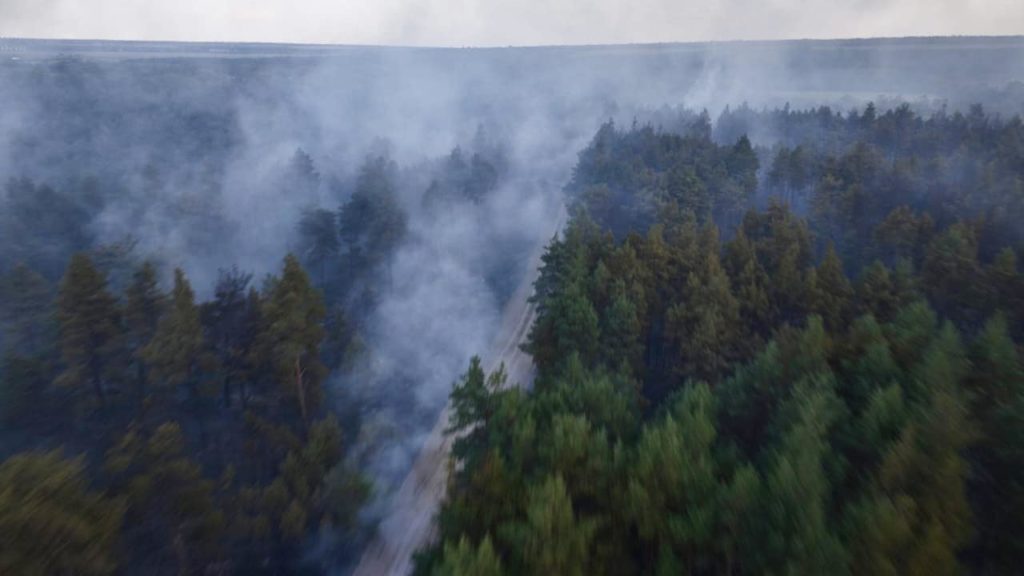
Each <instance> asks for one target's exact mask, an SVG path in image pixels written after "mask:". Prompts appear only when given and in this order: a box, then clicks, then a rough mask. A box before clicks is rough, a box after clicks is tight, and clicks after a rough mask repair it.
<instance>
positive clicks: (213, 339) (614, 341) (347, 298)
mask: <svg viewBox="0 0 1024 576" xmlns="http://www.w3.org/2000/svg"><path fill="white" fill-rule="evenodd" d="M665 126H667V128H665V129H661V128H656V127H653V126H650V125H646V124H643V125H642V124H639V123H636V124H634V125H633V126H631V127H630V128H628V129H622V128H620V127H617V126H616V125H615V124H613V123H611V122H609V123H607V124H606V125H604V126H602V127H601V128H600V129H599V130H598V131H597V133H596V135H595V136H594V138H593V140H592V142H591V143H590V145H589V146H588V147H587V148H586V149H584V150H583V151H582V152H581V153H580V155H579V162H578V165H577V166H576V169H575V170H574V172H573V175H572V178H571V180H570V181H569V183H568V184H567V186H566V193H567V196H568V198H569V202H570V208H571V213H572V218H571V221H570V223H569V224H568V225H567V227H566V230H565V232H564V233H563V234H562V235H561V236H560V237H558V238H557V239H555V240H554V241H553V242H552V244H551V245H550V246H549V248H548V251H547V253H546V255H545V257H544V264H543V267H542V270H541V275H540V279H539V280H538V282H537V284H536V293H535V296H534V299H535V301H536V303H537V305H538V310H539V316H538V320H537V322H536V323H535V325H534V327H533V329H532V331H531V333H530V337H529V342H528V343H527V344H526V349H527V350H528V351H529V352H530V353H531V354H532V355H533V357H534V359H535V362H536V365H537V378H536V381H535V382H534V386H533V388H532V389H531V390H525V389H522V388H516V387H513V386H510V385H511V384H515V383H512V382H506V381H505V380H506V378H505V376H504V374H503V372H502V371H500V370H499V371H497V372H495V373H493V374H486V373H485V372H484V371H483V369H482V367H481V364H480V362H479V361H477V360H474V361H472V362H471V364H470V367H469V369H468V371H467V372H466V374H465V375H464V376H463V377H462V379H461V380H460V381H458V382H457V383H455V386H454V389H453V391H452V396H451V400H452V403H453V416H452V420H451V423H450V432H451V433H452V434H455V435H456V440H455V445H454V446H455V447H454V453H453V461H452V471H453V474H452V477H451V479H450V485H449V494H448V500H447V502H446V503H445V505H444V507H443V509H442V511H441V513H440V516H439V523H440V532H441V538H440V540H439V542H438V544H437V545H436V546H435V547H434V548H432V549H429V550H426V551H424V552H423V553H422V554H421V555H420V556H419V557H418V570H419V571H420V572H421V573H424V574H501V573H509V574H516V573H527V574H590V573H609V574H641V573H643V574H646V573H658V574H677V573H695V574H712V573H714V574H720V573H721V574H739V573H751V574H760V573H772V574H777V573H795V574H815V573H829V574H832V573H838V574H841V573H851V574H862V573H863V574H876V573H878V574H904V573H908V574H930V573H942V574H956V573H965V572H966V573H977V574H1003V573H1008V572H1013V571H1015V569H1016V567H1017V565H1018V564H1019V562H1020V560H1021V559H1022V554H1024V540H1022V539H1021V537H1020V534H1021V533H1022V529H1024V526H1022V525H1021V524H1022V522H1024V492H1022V490H1024V486H1022V484H1024V454H1022V453H1021V451H1020V449H1019V446H1021V445H1024V365H1022V360H1021V348H1020V345H1019V342H1020V341H1021V340H1020V339H1021V338H1022V337H1024V275H1022V274H1021V271H1020V267H1019V265H1018V263H1017V254H1018V253H1020V250H1021V249H1024V237H1022V234H1021V228H1020V227H1019V226H1018V225H1016V223H1018V222H1020V221H1022V219H1024V123H1022V122H1021V120H1020V119H1019V118H1018V117H1013V118H1010V119H1004V118H1000V117H998V116H992V115H988V114H986V113H985V112H984V111H983V110H982V109H981V108H980V107H975V108H972V109H970V110H968V111H966V112H964V113H961V112H947V111H945V110H942V111H939V112H937V113H934V114H931V115H928V116H920V115H919V114H918V113H916V112H914V111H913V110H911V109H910V108H908V107H905V106H903V107H896V108H892V109H888V110H885V111H879V110H876V109H875V107H874V106H868V107H867V108H865V109H861V110H856V111H853V112H850V113H844V114H841V113H836V112H833V111H832V110H830V109H828V108H818V109H812V110H791V109H789V108H788V107H787V108H784V109H779V110H754V109H751V108H749V107H747V106H741V107H739V108H734V109H727V110H726V111H724V112H723V113H722V114H721V115H720V116H719V117H718V118H717V119H716V120H715V121H714V122H712V121H711V119H710V117H709V116H708V115H707V114H706V113H704V114H694V113H690V112H681V113H679V114H677V115H674V116H673V118H672V122H666V123H665ZM748 135H749V136H748ZM765 143H770V145H769V144H765ZM29 148H31V147H29ZM466 150H467V151H465V152H464V151H463V149H462V148H456V149H454V150H453V151H452V152H451V153H450V154H449V155H447V156H445V157H443V158H440V159H435V160H433V161H430V162H426V163H424V164H423V165H421V166H416V167H404V168H403V167H399V166H398V165H397V164H396V163H395V162H394V161H393V160H391V159H389V158H388V156H387V155H372V156H370V157H369V158H368V159H367V160H366V161H365V163H363V165H362V166H361V167H360V168H359V169H358V170H357V171H355V173H354V174H353V175H352V177H351V178H350V179H349V180H346V181H344V182H342V181H339V180H337V179H336V178H335V177H334V176H332V177H330V179H329V178H328V176H326V175H324V174H321V172H320V170H321V169H323V167H318V166H317V165H316V163H315V162H314V160H313V158H312V157H311V156H310V155H309V154H307V153H305V152H303V151H301V150H300V151H297V152H296V153H295V155H294V157H293V159H292V160H291V162H290V163H289V164H288V165H287V166H286V167H285V168H284V170H283V171H282V172H281V174H280V175H279V179H278V180H277V181H275V182H274V183H272V184H273V185H274V186H277V187H279V188H280V190H281V191H282V193H289V194H295V195H296V196H297V197H301V198H312V197H315V196H316V195H317V194H319V193H320V192H322V191H323V190H324V189H335V190H343V192H338V193H337V194H336V195H334V196H333V198H334V199H335V200H336V201H337V205H325V204H311V205H310V206H308V208H307V209H306V210H304V211H303V212H302V213H301V215H300V217H299V218H298V220H297V222H295V224H294V234H293V241H292V243H291V245H290V246H289V247H290V248H291V249H292V252H293V254H294V255H289V256H287V257H286V258H284V259H283V261H282V262H281V263H280V264H279V266H278V268H277V270H276V272H275V273H274V274H271V275H268V276H267V277H264V278H254V277H253V275H252V274H250V273H248V272H245V271H242V270H239V269H237V268H234V267H232V264H233V263H232V262H224V269H223V270H222V271H221V273H220V275H219V278H218V279H217V281H216V282H215V285H214V286H213V288H212V290H208V289H205V288H204V287H193V286H192V284H191V283H190V281H189V278H188V277H187V276H186V274H185V273H184V272H183V271H182V270H181V269H180V268H175V263H173V262H162V261H153V260H151V259H149V258H147V255H146V254H144V253H142V252H141V251H140V250H139V249H138V247H137V246H136V244H135V243H134V242H133V240H132V239H131V238H126V239H125V240H124V241H123V242H117V243H102V242H100V241H99V240H98V238H97V237H96V236H95V230H94V228H93V227H92V226H90V223H91V222H93V221H94V220H95V219H96V218H97V217H98V214H99V212H100V210H101V208H102V207H103V206H104V205H107V204H111V203H114V202H123V201H124V200H125V198H128V199H129V200H130V201H129V202H127V203H128V204H129V205H133V203H141V202H144V201H145V198H144V196H138V197H136V196H133V195H132V194H131V193H130V192H129V188H130V185H129V184H130V183H129V182H122V183H121V184H118V182H119V181H118V180H117V179H116V178H115V177H111V176H110V175H101V176H100V177H97V178H90V177H84V176H83V177H80V178H62V179H60V180H59V181H54V182H53V183H50V182H46V181H44V180H37V179H31V178H27V177H26V178H15V179H12V180H10V181H9V182H8V183H7V184H6V187H5V188H4V193H3V196H2V200H3V208H4V210H3V212H2V213H0V233H2V234H0V236H2V240H3V241H2V245H0V345H2V347H3V350H2V352H3V357H2V362H0V456H2V457H3V461H2V463H0V528H2V531H3V533H4V534H6V535H9V536H8V539H7V540H6V541H5V545H4V546H3V547H2V548H0V573H14V574H66V573H74V574H110V573H147V574H150V573H151V574H173V573H196V574H230V573H236V574H258V573H296V572H312V573H318V572H321V571H323V570H324V568H325V565H327V564H329V563H330V558H329V557H328V555H319V554H316V553H311V550H314V549H317V548H318V546H319V547H320V548H323V546H324V543H328V544H329V545H330V546H332V547H336V548H339V549H345V547H346V546H350V547H351V546H356V547H357V546H358V542H360V538H361V536H359V534H358V529H357V524H358V522H357V518H358V515H359V511H360V508H361V507H362V506H363V504H364V503H365V502H366V501H367V499H368V498H369V497H370V495H371V494H372V491H373V490H374V487H373V486H371V484H370V482H369V481H368V480H367V478H366V477H365V476H364V475H362V474H360V471H359V469H358V462H355V461H353V458H351V457H350V454H349V448H350V446H351V443H352V439H353V438H354V437H355V436H357V435H358V434H360V433H361V431H360V423H359V421H358V410H357V408H358V407H351V406H349V407H345V409H339V407H338V403H339V391H338V390H336V389H334V388H332V387H330V386H328V380H329V377H330V375H332V374H337V373H340V372H344V371H345V370H346V369H347V367H348V366H351V365H352V363H353V362H356V361H357V360H358V358H359V357H361V356H363V355H367V354H372V350H369V351H368V350H366V349H365V344H364V342H363V341H362V339H361V336H360V330H361V326H362V323H363V322H364V321H365V318H366V315H367V314H368V311H370V310H372V309H373V308H374V306H375V305H376V304H377V302H378V301H379V299H380V295H381V293H382V292H385V291H386V289H387V287H388V286H389V285H390V283H391V282H392V277H391V266H392V259H393V255H394V254H395V251H396V250H397V249H398V248H399V247H400V246H401V245H403V243H408V242H415V241H416V238H415V234H416V231H415V230H411V229H410V228H411V225H410V220H411V219H412V217H413V216H414V215H413V214H411V213H410V210H417V211H422V212H423V213H424V214H435V215H438V217H439V218H443V216H444V215H445V214H449V213H451V212H452V211H454V210H458V209H461V208H463V207H467V206H469V207H472V206H475V205H478V204H479V203H480V202H482V201H483V199H484V198H486V197H487V196H488V195H489V194H493V192H494V190H495V189H496V187H498V186H499V185H500V184H501V183H502V180H503V179H504V178H506V177H507V173H508V166H507V162H508V161H507V159H506V157H505V153H504V151H503V149H502V147H501V146H500V145H498V144H495V143H493V142H491V141H489V140H488V139H487V138H486V137H484V136H483V135H478V138H477V140H476V141H474V142H473V143H472V145H471V146H469V147H467V148H466ZM154 170H155V171H154V173H153V178H156V177H157V174H158V172H159V171H158V170H156V169H154ZM214 172H215V171H214ZM328 180H330V181H328ZM164 185H167V186H170V185H171V184H162V185H161V186H164ZM211 185H212V184H211ZM409 190H413V192H412V193H409V192H408V191H409ZM314 192H316V194H315V193H314ZM409 197H413V198H415V202H414V203H413V204H411V205H410V203H409V200H408V198H409ZM175 209H176V210H181V211H182V212H181V213H182V217H183V218H191V219H197V220H202V218H204V216H202V214H203V211H202V210H200V209H197V208H196V207H195V206H191V207H189V206H178V207H176V208H175ZM216 225H217V223H216V222H207V223H206V224H202V225H201V226H199V228H198V229H205V228H209V227H212V228H216ZM199 238H200V241H202V238H203V236H201V235H200V236H199ZM513 258H514V256H513V255H511V254H502V255H496V256H495V257H494V258H493V261H491V262H489V263H488V265H487V267H486V269H485V270H484V271H483V273H484V275H485V276H486V280H487V282H488V283H489V284H490V286H491V288H492V289H494V290H495V291H496V292H497V293H499V294H502V293H504V292H505V291H506V290H507V289H508V286H509V285H510V284H511V283H512V282H513V281H514V278H511V277H510V275H509V273H508V269H509V262H510V261H511V260H512V259H513ZM197 293H204V294H209V296H208V297H205V298H201V297H197V295H196V294H197ZM485 346H486V343H484V342H481V343H480V348H481V350H483V347H485ZM353 543H355V544H353Z"/></svg>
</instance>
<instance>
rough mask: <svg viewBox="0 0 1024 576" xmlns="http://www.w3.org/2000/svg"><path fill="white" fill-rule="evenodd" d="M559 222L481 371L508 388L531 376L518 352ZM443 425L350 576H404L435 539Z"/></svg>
mask: <svg viewBox="0 0 1024 576" xmlns="http://www.w3.org/2000/svg"><path fill="white" fill-rule="evenodd" d="M564 220H565V215H564V210H560V212H559V214H558V216H557V218H556V219H555V224H554V225H553V226H552V228H551V232H550V234H547V235H546V236H545V237H544V238H543V239H541V241H540V242H539V243H538V245H537V247H536V248H535V249H534V251H533V253H532V254H531V257H530V261H529V262H528V264H527V265H528V268H527V270H528V272H527V273H526V274H525V275H524V277H523V280H522V282H520V284H519V286H518V287H517V288H516V291H515V293H514V294H513V295H512V297H511V298H510V299H509V301H508V303H507V304H506V305H505V310H504V312H503V314H502V325H501V328H500V329H499V330H498V333H497V337H496V338H495V342H494V344H493V345H492V346H491V350H490V353H489V354H488V355H487V356H486V357H485V358H484V367H485V369H486V370H487V371H488V373H490V372H491V371H492V370H494V369H496V368H497V367H498V366H499V365H500V364H501V363H502V362H504V363H505V369H506V370H507V372H508V383H509V385H529V384H530V382H531V381H532V378H533V360H532V359H531V358H530V356H529V355H527V354H525V353H524V352H523V351H521V350H520V349H519V345H520V344H521V343H522V342H523V341H524V339H525V338H526V335H527V333H528V332H529V330H530V326H532V325H533V320H534V317H535V316H536V311H535V310H534V306H533V304H530V303H529V302H528V300H529V298H530V296H531V295H532V294H533V282H534V280H536V279H537V274H538V272H539V267H540V264H541V256H542V255H543V254H544V248H545V247H546V246H547V244H548V242H549V241H550V240H551V238H552V237H553V236H554V235H555V234H556V233H557V232H558V230H560V229H561V226H562V223H563V222H564ZM447 426H448V407H447V406H446V407H445V409H444V411H443V412H442V413H441V416H440V417H439V418H438V419H437V423H436V424H435V425H434V428H433V430H432V431H431V433H430V436H429V437H428V438H427V441H426V442H425V443H424V444H423V448H422V449H421V450H420V454H419V456H418V457H417V458H416V462H415V463H414V464H413V467H412V470H411V471H410V472H409V475H408V476H406V478H405V480H404V481H403V482H402V486H401V487H400V488H399V489H398V492H397V493H396V495H395V498H394V500H393V501H392V508H391V511H390V512H389V513H388V515H387V516H386V517H385V518H384V520H383V521H381V524H380V526H379V528H378V533H377V537H376V538H375V539H374V540H373V542H371V543H370V545H369V546H367V548H366V550H365V551H364V552H363V556H362V558H361V559H360V561H359V565H358V566H357V567H356V569H355V572H354V573H353V574H354V575H355V576H383V575H388V576H392V575H393V576H406V575H407V574H409V573H410V572H412V555H413V553H414V552H416V551H417V550H419V549H420V548H422V547H424V546H425V545H426V544H428V543H429V542H430V541H431V540H432V539H433V538H435V537H436V527H435V526H434V516H435V514H436V513H437V511H438V508H439V506H440V504H441V501H442V500H443V499H444V494H445V487H446V483H447V478H448V453H449V451H450V450H451V439H450V438H448V437H446V436H445V434H444V430H445V428H446V427H447Z"/></svg>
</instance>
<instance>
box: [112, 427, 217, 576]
mask: <svg viewBox="0 0 1024 576" xmlns="http://www.w3.org/2000/svg"><path fill="white" fill-rule="evenodd" d="M186 449H187V448H186V445H185V439H184V436H183V433H182V431H181V427H180V426H178V424H177V423H165V424H162V425H160V426H159V427H157V428H156V429H155V430H154V431H153V432H152V434H149V435H146V434H143V433H140V432H139V431H138V430H134V429H133V430H130V431H129V432H128V433H127V434H126V435H125V436H124V437H123V438H122V439H121V440H120V441H119V442H118V443H117V444H115V445H114V446H113V447H112V448H111V449H110V450H108V451H107V454H106V459H105V462H104V468H105V471H106V472H107V473H108V474H109V475H110V477H111V479H112V487H113V489H115V490H116V491H117V493H118V494H119V495H120V496H122V497H123V498H124V499H125V500H126V501H127V504H128V517H127V519H128V520H129V522H128V530H127V532H126V535H125V537H126V539H127V541H128V542H129V543H131V544H130V546H129V549H130V550H132V551H137V553H138V556H134V555H133V556H134V558H135V562H136V563H141V564H142V565H143V566H148V567H149V568H150V570H154V571H155V570H157V569H159V568H160V567H161V566H160V562H162V561H166V560H167V559H169V558H174V563H175V564H176V565H177V572H178V573H179V574H188V573H197V572H198V573H202V572H204V571H205V570H206V567H207V566H210V565H211V564H212V563H213V562H214V561H216V560H218V559H219V558H220V557H221V554H222V551H223V541H224V532H223V530H224V523H225V519H224V515H223V512H222V511H221V510H219V509H218V507H217V502H216V498H215V484H214V482H212V481H211V480H209V479H207V478H205V477H204V476H203V471H202V468H201V467H200V466H199V465H198V464H197V463H196V462H194V461H193V460H192V459H190V458H189V457H188V456H187V454H186ZM150 563H152V564H150Z"/></svg>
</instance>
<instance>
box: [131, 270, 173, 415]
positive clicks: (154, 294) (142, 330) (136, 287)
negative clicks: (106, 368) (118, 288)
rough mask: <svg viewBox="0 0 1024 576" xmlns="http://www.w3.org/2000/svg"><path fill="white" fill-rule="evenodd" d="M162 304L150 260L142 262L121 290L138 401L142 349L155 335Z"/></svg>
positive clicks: (143, 368) (141, 389) (143, 375)
mask: <svg viewBox="0 0 1024 576" xmlns="http://www.w3.org/2000/svg"><path fill="white" fill-rule="evenodd" d="M163 305H164V295H163V294H162V293H161V292H160V288H159V286H158V285H157V278H156V268H155V267H154V266H153V264H152V263H151V262H148V261H147V262H144V263H143V264H142V266H141V267H139V269H138V270H136V271H135V273H134V274H133V275H132V282H131V284H129V285H128V288H127V289H126V290H125V309H124V323H125V328H126V331H127V334H126V336H127V340H128V343H127V344H128V349H129V350H131V356H132V360H133V362H134V364H135V371H136V376H135V378H136V387H137V393H138V396H139V400H140V401H141V400H142V399H144V398H145V395H146V392H145V385H146V378H147V376H146V360H145V357H144V356H145V354H144V351H145V348H146V346H147V345H149V343H150V341H151V340H152V339H153V336H154V335H155V334H156V331H157V326H158V324H159V322H160V316H161V314H162V313H163Z"/></svg>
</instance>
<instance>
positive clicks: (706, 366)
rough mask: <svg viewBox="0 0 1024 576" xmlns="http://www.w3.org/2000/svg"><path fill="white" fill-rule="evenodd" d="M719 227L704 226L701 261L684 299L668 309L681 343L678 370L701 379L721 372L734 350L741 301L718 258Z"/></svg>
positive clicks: (669, 318) (677, 339)
mask: <svg viewBox="0 0 1024 576" xmlns="http://www.w3.org/2000/svg"><path fill="white" fill-rule="evenodd" d="M718 250H719V247H718V230H717V228H715V227H714V226H709V227H707V228H705V230H704V232H703V234H702V241H701V262H700V264H699V267H698V269H697V270H696V271H695V273H693V274H690V276H689V278H688V279H687V283H686V291H685V295H686V297H685V299H684V300H683V302H681V303H678V304H676V305H675V306H673V307H672V308H671V309H670V310H669V312H668V320H667V322H668V324H669V331H670V334H671V335H672V337H673V338H674V339H675V340H676V342H678V343H679V348H678V354H679V358H678V360H677V362H676V366H677V371H678V372H679V373H680V374H683V375H692V376H695V377H697V378H702V379H708V380H711V379H714V378H716V377H718V376H720V375H721V374H722V373H723V372H724V370H725V369H726V367H727V366H728V363H729V360H730V359H731V358H732V357H733V354H734V353H735V347H736V345H737V338H738V336H739V328H740V326H739V321H740V316H739V305H738V304H737V302H736V299H735V297H733V295H732V291H731V289H730V286H729V277H728V276H727V275H726V273H725V270H724V269H723V268H722V265H721V263H720V261H719V256H718Z"/></svg>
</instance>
